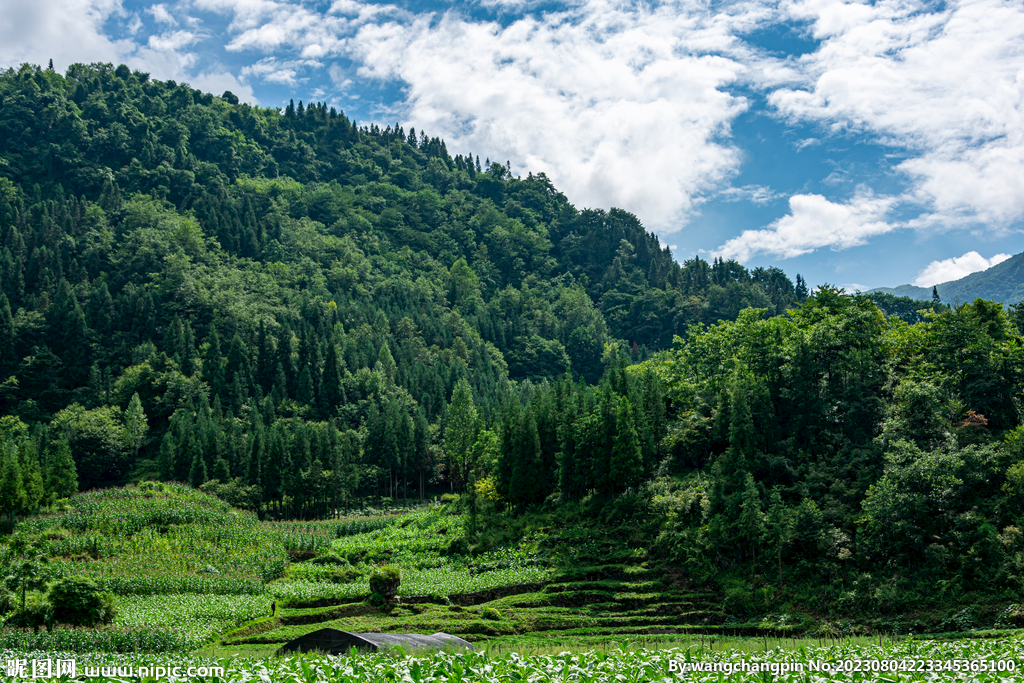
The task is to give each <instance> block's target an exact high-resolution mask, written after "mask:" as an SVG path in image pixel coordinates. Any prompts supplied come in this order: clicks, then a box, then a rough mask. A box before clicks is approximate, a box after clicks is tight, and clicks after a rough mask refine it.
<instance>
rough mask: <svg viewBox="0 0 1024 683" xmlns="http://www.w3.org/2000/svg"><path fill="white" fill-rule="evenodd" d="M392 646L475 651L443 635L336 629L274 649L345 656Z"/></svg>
mask: <svg viewBox="0 0 1024 683" xmlns="http://www.w3.org/2000/svg"><path fill="white" fill-rule="evenodd" d="M395 645H401V646H402V647H403V648H404V649H406V650H442V649H444V648H458V649H465V650H473V649H475V648H474V647H473V645H472V644H471V643H469V642H468V641H465V640H463V639H462V638H459V637H457V636H452V635H449V634H447V633H434V634H432V635H429V636H424V635H420V634H418V633H349V632H348V631H340V630H338V629H336V628H322V629H320V630H319V631H313V632H312V633H307V634H306V635H304V636H300V637H298V638H296V639H295V640H293V641H291V642H290V643H286V644H285V645H283V646H281V648H280V649H278V651H277V654H279V655H283V654H288V653H290V652H309V651H311V650H317V651H319V652H326V653H328V654H332V655H340V654H345V653H347V652H348V651H349V650H351V649H352V648H353V647H354V648H356V649H357V650H379V649H380V648H382V647H393V646H395Z"/></svg>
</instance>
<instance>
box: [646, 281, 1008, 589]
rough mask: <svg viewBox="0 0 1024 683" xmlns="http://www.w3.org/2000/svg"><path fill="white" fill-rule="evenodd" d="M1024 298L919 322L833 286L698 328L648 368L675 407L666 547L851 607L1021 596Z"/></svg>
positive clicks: (701, 567)
mask: <svg viewBox="0 0 1024 683" xmlns="http://www.w3.org/2000/svg"><path fill="white" fill-rule="evenodd" d="M1019 308H1020V307H1015V308H1014V309H1013V310H1012V313H1013V316H1012V317H1011V315H1008V313H1007V311H1006V310H1004V308H1003V307H1002V306H1000V305H999V304H996V303H992V302H987V301H984V300H980V299H979V300H977V301H975V302H974V303H972V304H965V305H960V306H957V307H955V308H953V309H945V310H943V311H942V312H934V311H933V312H932V313H929V314H927V315H926V316H925V317H926V321H925V322H920V323H916V324H908V323H906V322H904V321H902V320H899V319H898V318H895V317H891V318H888V319H887V318H885V317H884V316H883V315H882V314H881V312H880V311H879V310H878V308H877V307H876V306H875V304H874V303H873V302H872V300H871V299H870V298H869V297H866V296H849V295H845V294H843V293H842V292H841V291H840V290H835V289H833V288H830V287H824V288H822V289H820V290H819V291H818V292H816V293H815V294H814V295H813V296H811V297H810V298H809V299H808V301H807V302H806V303H805V304H804V305H803V306H802V307H801V308H799V309H798V310H795V311H791V312H790V314H789V315H787V316H781V317H774V318H769V317H767V316H766V315H765V311H763V310H757V309H751V310H747V311H744V312H743V313H742V314H741V315H740V316H739V318H738V319H737V320H736V321H735V322H722V323H719V324H717V325H714V326H711V327H709V328H703V327H698V328H695V329H693V330H691V332H690V334H689V335H688V337H687V338H686V340H685V341H683V340H680V342H679V344H678V346H677V348H676V349H674V350H673V351H670V352H666V353H664V354H662V355H661V356H660V357H659V358H658V359H656V360H652V361H649V362H648V363H646V364H645V365H644V366H642V367H647V368H650V369H651V370H653V371H654V372H657V373H658V374H659V375H660V376H661V377H662V379H663V382H664V384H665V390H666V392H667V395H668V398H669V406H670V417H671V419H670V423H669V426H668V437H667V438H666V439H665V440H664V442H663V443H664V445H665V447H666V449H667V450H668V452H669V453H670V458H671V459H670V460H668V461H666V462H667V463H671V465H672V471H673V472H674V473H675V475H676V477H675V478H674V479H672V480H671V481H669V480H665V481H662V482H660V483H652V484H651V486H652V488H651V495H652V496H654V497H656V498H657V500H658V501H659V502H658V503H657V504H655V507H656V508H657V509H658V510H659V512H658V514H657V515H656V517H657V519H658V520H659V521H658V524H660V526H658V528H657V530H656V532H657V533H660V534H661V536H660V544H661V549H662V552H664V553H665V554H666V555H667V556H670V557H672V558H674V559H675V560H676V561H678V562H680V563H684V564H687V565H688V566H689V567H690V568H691V569H692V570H693V571H694V572H697V573H700V572H703V573H704V574H705V575H711V574H714V573H716V572H721V571H723V570H729V568H731V567H732V568H742V570H741V571H742V572H745V573H747V574H748V576H753V575H755V574H764V575H769V576H770V575H771V573H770V572H772V571H774V567H777V569H778V570H779V572H780V578H779V581H780V582H781V581H782V580H783V579H782V576H781V572H782V568H783V566H784V565H785V567H787V568H788V570H789V571H790V573H791V575H793V576H794V577H804V578H813V579H814V580H815V581H817V582H819V583H820V582H822V581H824V582H825V584H826V585H830V586H831V587H832V588H833V593H832V597H833V598H835V600H836V601H840V602H841V601H843V600H845V601H846V602H847V603H848V604H846V605H845V606H846V607H848V608H849V607H855V606H876V607H880V608H887V609H899V608H902V607H910V606H912V605H913V604H914V601H916V600H921V599H927V598H928V597H929V594H930V593H934V591H935V588H936V587H940V586H941V587H942V590H943V591H944V594H945V595H947V596H948V595H953V596H959V595H963V594H965V593H967V592H970V591H990V590H994V589H1007V588H1009V589H1013V590H1019V588H1020V586H1021V581H1022V580H1024V572H1022V571H1021V570H1022V568H1024V564H1022V560H1024V543H1022V539H1024V537H1022V534H1021V531H1020V529H1021V528H1024V515H1022V508H1021V506H1020V501H1021V498H1020V496H1021V495H1022V489H1021V485H1022V482H1024V480H1022V478H1021V472H1022V471H1024V427H1022V426H1021V425H1022V417H1024V412H1022V408H1024V406H1022V405H1021V390H1022V388H1024V354H1022V353H1021V346H1022V343H1024V336H1022V334H1024V327H1022V326H1020V325H1017V324H1015V323H1014V320H1015V319H1017V317H1018V316H1019ZM655 491H657V493H654V492H655ZM652 499H653V498H652ZM858 601H860V602H859V603H858Z"/></svg>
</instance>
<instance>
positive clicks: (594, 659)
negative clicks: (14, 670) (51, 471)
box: [0, 640, 1024, 683]
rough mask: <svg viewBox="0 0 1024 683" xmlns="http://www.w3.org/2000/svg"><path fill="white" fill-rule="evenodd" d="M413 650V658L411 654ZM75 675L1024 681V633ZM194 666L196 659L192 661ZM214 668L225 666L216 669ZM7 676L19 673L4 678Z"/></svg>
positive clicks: (88, 670) (129, 664)
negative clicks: (1023, 636) (1017, 636)
mask: <svg viewBox="0 0 1024 683" xmlns="http://www.w3.org/2000/svg"><path fill="white" fill-rule="evenodd" d="M410 654H411V655H412V656H408V655H410ZM58 656H59V655H55V654H54V653H52V652H47V653H11V652H0V657H2V658H5V659H10V658H12V657H20V658H21V659H23V660H25V661H26V662H30V661H31V660H32V659H33V658H34V657H42V658H51V659H52V658H56V657H58ZM75 663H76V669H77V672H76V673H85V675H87V676H88V677H89V679H90V680H95V681H101V682H107V681H110V682H113V681H120V680H124V678H125V677H126V673H127V675H128V676H132V675H135V676H138V675H139V674H140V668H141V667H146V669H147V671H146V672H145V673H143V674H142V675H151V676H152V675H153V673H152V672H154V671H156V669H157V667H163V668H164V669H165V670H169V669H171V668H172V667H181V668H180V671H181V672H182V674H183V675H186V676H187V675H189V674H188V671H191V672H192V674H191V675H192V676H193V677H199V676H202V677H203V678H204V680H217V681H223V682H235V681H238V682H239V683H241V682H243V681H251V680H269V681H282V680H301V681H305V682H306V683H314V682H319V681H323V682H324V683H334V682H337V683H355V682H356V681H358V682H359V683H377V682H380V683H384V682H388V683H390V682H393V681H402V680H404V681H415V682H417V683H423V682H428V681H446V682H450V681H461V682H463V683H476V682H480V683H485V682H486V683H491V682H494V683H497V682H499V681H501V682H505V681H515V680H522V681H527V680H528V681H532V682H534V683H547V682H548V681H551V682H554V681H576V682H578V683H597V682H598V681H610V680H614V681H619V682H625V683H630V682H634V681H635V682H636V683H640V682H642V681H665V680H680V678H681V677H682V678H684V679H685V680H707V681H737V682H739V681H769V680H770V681H774V682H782V683H788V682H793V683H795V682H797V681H800V682H804V681H835V680H851V681H879V682H881V681H938V680H942V681H965V682H972V681H976V682H978V683H985V682H989V681H992V682H995V681H1008V680H1019V673H1017V672H1018V669H1019V667H1020V666H1021V664H1022V663H1024V644H1022V642H1021V641H1020V640H976V641H959V642H927V641H924V642H922V641H912V640H908V641H895V642H887V643H882V644H874V645H852V644H841V645H834V646H830V647H801V648H800V649H787V648H782V647H775V648H767V649H764V650H762V651H744V650H740V649H721V650H717V649H715V650H712V649H709V648H707V647H702V646H691V647H688V648H670V649H662V650H635V651H629V650H621V649H616V650H611V651H600V650H589V651H587V652H568V651H566V652H560V653H554V654H525V655H524V654H519V653H514V652H513V653H509V654H504V655H499V656H495V655H493V654H490V653H487V652H475V653H465V654H463V653H450V652H439V653H434V654H429V655H423V654H418V653H405V652H403V651H401V650H400V649H394V650H388V651H382V652H377V653H373V654H359V655H356V656H341V657H330V656H313V655H311V656H291V657H280V658H276V657H275V658H265V659H258V660H252V659H237V658H220V659H212V658H201V657H170V656H166V655H163V656H161V655H148V656H147V655H143V656H132V655H117V654H89V655H84V656H79V657H76V658H75ZM189 667H192V668H191V669H189ZM211 667H217V668H213V669H211ZM0 680H3V681H4V682H5V683H7V682H8V681H10V682H12V683H13V681H15V680H17V678H15V677H13V676H11V675H10V674H8V675H7V676H6V677H0Z"/></svg>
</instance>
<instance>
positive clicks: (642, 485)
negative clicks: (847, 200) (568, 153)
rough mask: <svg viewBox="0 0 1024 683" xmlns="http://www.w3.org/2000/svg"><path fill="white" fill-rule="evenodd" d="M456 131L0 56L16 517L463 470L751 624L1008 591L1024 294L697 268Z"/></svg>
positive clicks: (338, 489) (420, 485)
mask: <svg viewBox="0 0 1024 683" xmlns="http://www.w3.org/2000/svg"><path fill="white" fill-rule="evenodd" d="M465 152H466V153H464V154H456V155H455V156H454V157H453V156H452V155H451V154H450V152H449V150H448V149H447V147H446V144H445V142H444V141H442V140H440V139H438V138H432V137H429V136H428V135H427V134H426V133H425V132H424V131H419V132H417V131H415V130H413V129H410V130H408V131H405V130H404V129H403V128H402V127H401V126H397V125H396V126H388V127H386V128H384V129H381V128H380V127H379V126H377V125H370V126H362V127H361V126H359V125H358V124H357V123H356V122H355V121H352V120H350V119H348V118H346V116H345V115H344V114H343V113H342V112H338V111H336V110H335V109H334V108H328V107H327V106H325V105H324V104H320V103H303V102H301V101H300V102H299V103H298V104H294V103H290V104H289V105H288V107H287V108H285V109H284V110H283V111H278V110H276V109H265V108H259V107H252V106H249V105H247V104H239V103H238V100H237V98H236V97H235V96H234V95H232V94H231V93H229V92H225V93H223V95H222V96H220V97H215V96H212V95H209V94H204V93H202V92H199V91H196V90H193V89H191V88H189V87H188V86H186V85H179V84H176V83H174V82H171V81H158V80H153V79H150V78H149V77H148V76H147V75H146V74H143V73H139V72H133V71H131V70H130V69H129V68H128V67H126V66H120V67H117V68H114V67H113V66H112V65H103V64H93V65H88V66H86V65H81V64H76V65H73V66H72V67H70V68H69V69H68V71H67V73H66V74H65V75H63V76H62V75H60V74H57V73H55V72H53V71H52V70H46V69H40V68H38V67H32V66H28V65H26V66H23V67H22V68H20V69H18V70H8V71H7V72H5V73H3V74H2V75H0V286H2V293H0V415H2V417H0V445H2V450H0V457H2V463H0V464H2V467H0V512H2V513H4V515H5V516H6V518H7V519H8V520H13V519H14V518H15V516H17V515H23V514H28V513H31V512H32V511H34V510H37V509H39V508H40V507H41V506H45V505H47V504H49V503H52V502H53V501H54V500H55V499H58V498H62V497H66V496H68V495H70V494H72V493H74V492H75V491H78V490H85V489H89V488H95V487H102V486H107V485H113V484H117V483H123V482H126V481H130V480H141V479H161V480H176V481H183V482H187V483H190V484H192V485H193V486H196V487H203V488H204V489H205V490H207V491H210V492H212V493H215V494H216V495H219V496H221V497H222V498H224V499H226V500H228V501H229V502H231V503H232V504H235V505H238V506H241V507H246V508H250V509H254V510H257V511H258V512H259V513H260V514H261V515H263V516H265V517H272V518H287V517H305V518H311V517H318V516H325V515H330V514H332V513H333V512H334V511H335V510H337V509H339V508H344V507H346V506H349V505H352V504H353V503H354V502H356V501H357V500H360V499H362V498H365V497H367V496H375V497H387V498H390V499H392V500H394V499H397V498H418V497H421V496H423V495H424V494H425V493H426V492H434V493H437V492H441V491H457V492H467V493H468V494H469V495H468V496H467V497H466V499H467V500H468V501H469V504H470V506H471V512H472V514H473V520H474V525H475V524H476V523H477V520H478V519H480V520H483V521H486V520H487V519H490V520H491V521H492V522H493V521H494V520H497V519H498V518H499V517H503V516H504V517H506V518H507V517H510V516H511V517H515V516H516V515H521V514H524V513H527V512H531V511H537V510H541V509H547V510H552V509H566V510H573V509H575V510H583V509H587V510H591V509H592V508H593V509H596V510H599V511H600V514H601V515H604V517H600V515H598V517H600V518H601V519H605V520H607V521H608V523H609V524H611V523H614V522H615V520H619V521H622V520H624V519H629V520H630V525H631V528H632V529H633V530H634V532H635V533H636V534H638V537H637V538H638V540H637V543H638V544H641V545H644V546H645V547H647V549H648V551H649V552H651V553H652V557H654V558H660V560H661V561H664V562H667V563H669V564H670V565H672V566H675V567H678V568H680V569H681V570H682V571H685V572H687V573H688V575H689V576H690V577H692V578H693V579H694V580H707V579H710V578H712V577H718V579H717V580H719V581H725V579H723V578H722V577H728V576H738V577H742V581H741V583H742V587H741V588H737V589H736V592H735V595H733V596H732V598H731V599H734V600H736V601H738V602H739V604H740V609H742V608H744V606H746V607H748V608H750V609H755V608H761V607H763V608H767V603H766V604H765V605H763V606H761V607H758V605H757V601H758V597H757V596H758V595H762V596H768V595H770V593H769V592H764V593H763V594H759V593H758V592H757V590H758V586H764V585H765V584H766V582H768V581H770V580H771V578H770V577H776V576H777V578H776V580H775V582H774V583H776V585H778V584H783V583H785V582H787V581H797V582H799V581H802V580H806V582H808V585H811V584H813V585H818V586H825V587H826V588H824V589H822V590H825V591H827V592H828V595H829V596H830V597H829V600H831V601H832V602H834V603H835V604H841V602H842V601H843V600H847V601H851V604H852V601H857V602H858V604H867V603H872V601H873V603H872V604H878V605H899V604H908V601H910V600H913V599H914V596H915V595H918V594H915V593H914V591H913V590H909V589H908V588H907V586H906V585H905V584H906V583H907V582H910V581H911V580H912V579H911V574H913V575H914V577H915V578H914V579H913V580H914V581H917V582H919V583H920V582H921V581H926V582H927V585H929V586H931V587H932V588H934V587H935V586H942V587H943V588H942V590H944V591H950V592H953V593H957V592H961V593H962V592H970V591H977V590H983V589H984V590H996V589H1006V590H1019V589H1020V588H1021V586H1022V581H1024V532H1022V531H1021V529H1024V518H1022V513H1021V510H1022V509H1024V508H1022V505H1021V504H1022V502H1024V427H1021V417H1022V413H1021V410H1022V406H1021V389H1022V381H1024V377H1022V373H1024V354H1022V351H1021V344H1022V332H1024V309H1022V307H1021V306H1019V305H1018V306H1014V307H1011V308H1010V309H1009V310H1006V309H1004V308H1003V307H1002V306H1001V305H999V304H996V303H992V302H986V301H984V300H978V301H975V302H974V303H971V304H963V305H957V306H954V307H952V308H950V307H947V306H944V305H942V304H941V303H940V302H938V301H934V302H931V303H930V304H927V305H926V304H922V303H921V302H915V301H911V300H909V299H905V298H900V297H893V296H891V295H888V294H884V293H876V294H873V295H870V296H865V295H856V296H852V295H847V294H845V293H844V292H843V291H842V290H837V289H835V288H832V287H829V286H827V285H823V286H821V287H820V288H818V289H817V290H816V291H814V292H813V293H812V292H809V291H808V286H807V283H805V282H804V281H803V279H802V278H801V277H800V276H797V278H796V282H795V283H794V282H793V281H791V280H790V279H789V278H788V277H787V276H786V275H785V274H784V273H783V272H782V271H781V270H779V269H777V268H768V269H765V268H756V269H753V270H748V269H746V268H745V267H743V266H742V265H740V264H738V263H736V262H732V261H722V260H717V259H716V260H714V261H712V262H708V261H705V260H701V259H699V258H695V259H692V260H690V261H686V262H685V263H682V264H679V263H677V262H676V261H675V260H674V259H673V258H672V256H671V254H670V253H669V250H668V249H666V248H663V247H662V246H661V245H660V244H659V242H658V240H657V238H656V237H655V236H654V235H653V234H650V233H648V232H646V231H645V229H644V228H643V226H642V225H641V223H640V221H639V220H638V219H637V218H636V217H635V216H633V215H631V214H629V213H626V212H624V211H621V210H617V209H612V210H610V211H602V210H592V209H584V210H580V209H577V208H576V207H574V206H573V205H572V204H571V203H569V201H568V200H567V199H566V198H565V197H564V196H563V195H562V194H561V193H559V192H558V191H557V189H555V187H554V186H553V185H552V183H551V182H550V180H549V179H548V178H546V177H545V176H544V175H532V174H530V175H528V176H527V177H526V178H519V177H513V176H512V175H511V173H510V164H509V163H507V162H506V163H505V164H504V165H503V164H501V163H500V162H497V161H490V160H489V159H487V160H485V162H483V163H481V161H480V158H479V155H477V154H476V153H475V150H474V153H469V150H465ZM925 308H926V310H923V309H925ZM588 506H589V507H588ZM594 506H596V508H595V507H594ZM598 517H594V518H598ZM641 537H642V539H645V540H639V539H640V538H641ZM766 577H768V578H766ZM787 577H788V578H787ZM915 585H916V584H915ZM918 597H920V595H918ZM767 599H768V598H767V597H765V598H764V600H765V601H767ZM865 601H867V602H865Z"/></svg>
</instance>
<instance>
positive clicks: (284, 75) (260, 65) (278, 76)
mask: <svg viewBox="0 0 1024 683" xmlns="http://www.w3.org/2000/svg"><path fill="white" fill-rule="evenodd" d="M322 66H323V64H321V63H320V62H317V61H315V60H309V59H305V60H303V59H298V60H291V61H279V60H278V59H276V58H274V57H266V58H264V59H261V60H260V61H258V62H256V63H255V64H252V65H250V66H247V67H244V68H243V69H242V71H241V74H240V75H241V76H242V77H243V78H246V77H249V76H255V77H256V78H258V79H260V80H262V81H263V82H265V83H279V84H281V85H289V86H295V85H298V84H299V83H301V82H304V81H306V80H308V79H307V78H299V70H300V69H305V68H320V67H322Z"/></svg>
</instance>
